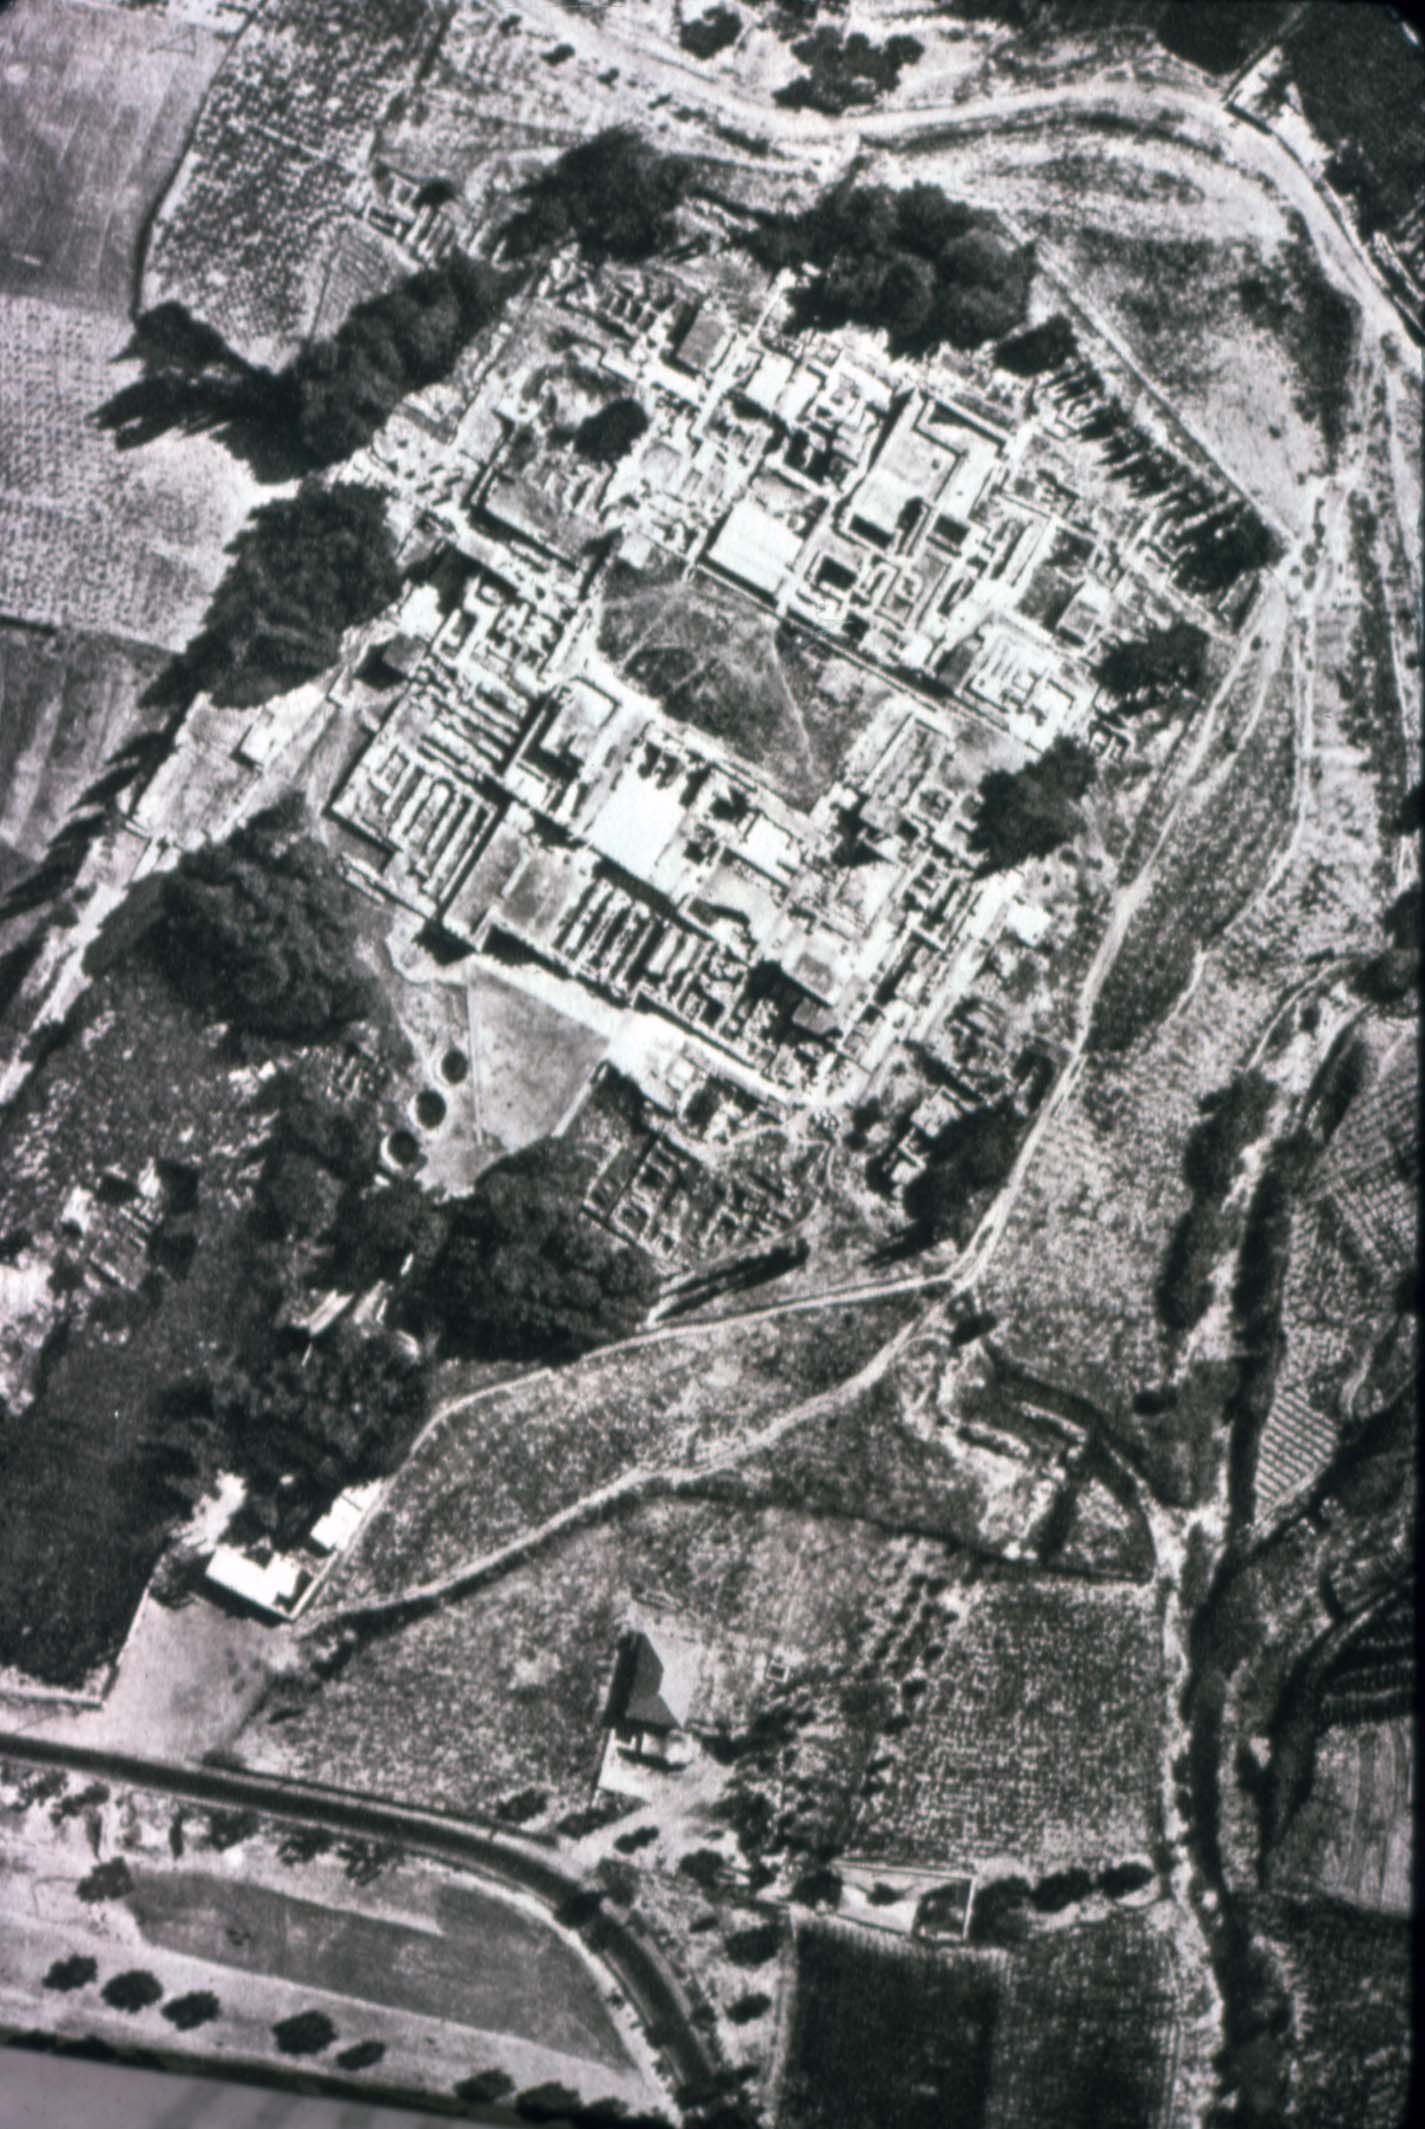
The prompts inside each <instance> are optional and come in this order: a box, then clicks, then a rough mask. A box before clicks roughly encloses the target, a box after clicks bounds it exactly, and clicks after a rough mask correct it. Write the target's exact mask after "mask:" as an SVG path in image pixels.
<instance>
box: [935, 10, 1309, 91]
mask: <svg viewBox="0 0 1425 2129" xmlns="http://www.w3.org/2000/svg"><path fill="white" fill-rule="evenodd" d="M950 6H951V8H952V9H953V11H954V13H956V14H957V15H959V16H961V17H962V18H963V19H964V20H965V21H968V22H999V23H1003V24H1004V26H1005V27H1006V28H1007V29H1012V30H1017V31H1019V33H1020V34H1021V35H1022V36H1023V37H1025V38H1026V39H1027V40H1032V41H1034V42H1040V43H1048V42H1049V41H1050V40H1051V39H1053V38H1055V37H1064V36H1075V35H1078V36H1112V35H1115V34H1122V33H1123V32H1125V31H1127V32H1136V33H1138V34H1140V35H1143V34H1152V35H1154V36H1156V38H1157V40H1158V42H1159V44H1161V45H1162V46H1163V48H1164V49H1165V50H1166V51H1169V52H1171V53H1173V54H1174V56H1175V57H1177V58H1179V59H1186V60H1187V61H1188V62H1189V64H1190V65H1192V66H1198V67H1202V68H1204V69H1205V70H1206V71H1207V72H1208V73H1210V74H1233V73H1236V72H1237V70H1238V68H1240V67H1242V66H1245V65H1246V63H1247V61H1248V60H1249V59H1250V58H1251V57H1252V55H1253V53H1254V52H1256V51H1257V50H1258V49H1259V48H1260V47H1261V46H1262V45H1264V44H1265V43H1266V42H1267V41H1268V40H1269V39H1270V38H1272V37H1274V36H1275V35H1276V34H1277V32H1278V31H1279V30H1280V29H1281V28H1282V26H1283V24H1284V23H1285V22H1286V20H1287V18H1288V17H1289V16H1290V14H1291V12H1292V9H1291V6H1290V4H1289V0H1231V4H1230V5H1228V4H1226V0H1216V4H1212V0H1208V4H1206V5H1204V0H950Z"/></svg>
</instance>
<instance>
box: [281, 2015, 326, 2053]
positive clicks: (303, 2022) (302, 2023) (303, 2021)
mask: <svg viewBox="0 0 1425 2129" xmlns="http://www.w3.org/2000/svg"><path fill="white" fill-rule="evenodd" d="M272 2036H273V2038H274V2040H275V2041H276V2042H277V2046H278V2048H279V2050H280V2051H281V2053H282V2054H283V2055H320V2054H321V2052H322V2050H323V2048H329V2047H330V2046H331V2044H332V2042H333V2041H334V2040H335V2039H336V2027H335V2026H334V2025H333V2024H332V2022H331V2020H330V2018H328V2016H327V2014H326V2012H325V2011H294V2012H293V2014H292V2016H291V2017H290V2018H281V2019H279V2020H278V2021H277V2024H276V2025H274V2027H273V2028H272Z"/></svg>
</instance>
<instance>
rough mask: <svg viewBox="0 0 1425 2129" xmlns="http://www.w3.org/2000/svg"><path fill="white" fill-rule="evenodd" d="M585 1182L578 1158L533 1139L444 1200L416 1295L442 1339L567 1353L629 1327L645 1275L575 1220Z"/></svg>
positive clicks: (649, 1290) (643, 1261) (647, 1271)
mask: <svg viewBox="0 0 1425 2129" xmlns="http://www.w3.org/2000/svg"><path fill="white" fill-rule="evenodd" d="M587 1181H588V1164H587V1162H586V1160H585V1159H584V1157H583V1156H581V1155H580V1154H578V1153H577V1152H576V1151H575V1150H574V1149H573V1148H572V1147H570V1146H568V1145H566V1144H565V1143H564V1142H563V1141H561V1140H557V1139H543V1140H540V1141H538V1142H537V1143H536V1144H534V1145H532V1146H527V1147H525V1148H524V1149H523V1151H521V1152H519V1153H516V1154H512V1155H511V1156H510V1157H509V1158H508V1159H507V1160H503V1161H499V1162H497V1163H496V1165H495V1166H494V1167H493V1168H489V1169H487V1170H486V1172H485V1174H484V1175H482V1176H481V1178H480V1180H479V1181H478V1183H477V1184H476V1186H475V1188H474V1190H473V1191H472V1192H471V1193H470V1195H469V1196H468V1197H464V1198H457V1199H455V1200H454V1201H453V1202H452V1204H451V1206H450V1208H449V1228H448V1231H447V1238H446V1241H445V1243H444V1245H443V1247H442V1248H441V1250H440V1253H439V1255H438V1256H437V1257H436V1259H435V1262H434V1264H433V1265H432V1267H431V1271H430V1275H429V1277H428V1279H427V1280H426V1282H425V1285H424V1296H425V1299H426V1302H427V1304H428V1306H429V1307H430V1309H431V1310H432V1313H433V1314H434V1315H435V1316H436V1318H437V1320H438V1322H439V1323H440V1325H441V1327H442V1328H443V1330H444V1331H445V1334H446V1336H447V1337H448V1338H449V1339H450V1340H451V1341H452V1342H453V1343H455V1344H457V1345H459V1346H462V1347H464V1348H465V1349H467V1350H470V1351H473V1352H479V1353H482V1354H486V1355H488V1356H489V1357H491V1358H496V1357H498V1358H505V1359H535V1358H541V1359H567V1358H571V1357H573V1356H574V1355H576V1354H578V1353H584V1352H588V1351H590V1350H591V1349H592V1348H593V1347H594V1346H597V1345H602V1344H603V1343H605V1342H606V1341H607V1340H608V1339H610V1338H617V1337H626V1336H627V1335H628V1334H629V1333H630V1332H631V1331H632V1330H634V1329H635V1328H636V1326H637V1325H638V1323H639V1322H640V1321H641V1320H642V1318H643V1315H644V1314H645V1312H646V1310H647V1309H648V1307H649V1305H650V1303H651V1302H652V1300H653V1297H654V1295H655V1293H656V1291H657V1285H658V1280H657V1273H656V1271H655V1269H654V1266H653V1264H652V1262H651V1260H650V1259H649V1258H648V1257H647V1256H645V1255H644V1253H643V1251H642V1250H639V1249H635V1248H632V1247H630V1246H629V1245H628V1244H626V1243H622V1242H616V1241H614V1240H613V1239H612V1238H611V1237H610V1236H609V1235H607V1234H606V1233H605V1232H604V1231H603V1229H602V1228H600V1227H598V1226H596V1225H595V1223H594V1222H593V1221H592V1220H590V1219H588V1218H586V1217H585V1215H584V1214H583V1212H582V1211H581V1209H580V1208H581V1203H582V1199H583V1194H584V1188H585V1185H586V1183H587Z"/></svg>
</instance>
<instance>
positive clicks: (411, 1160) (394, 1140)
mask: <svg viewBox="0 0 1425 2129" xmlns="http://www.w3.org/2000/svg"><path fill="white" fill-rule="evenodd" d="M420 1150H421V1148H420V1141H419V1139H418V1138H417V1137H416V1134H415V1132H414V1131H407V1130H406V1128H405V1126H404V1125H402V1126H401V1128H400V1129H399V1130H398V1131H393V1132H392V1133H391V1136H390V1137H389V1138H388V1139H387V1141H386V1151H387V1152H388V1153H389V1154H390V1156H391V1158H392V1160H393V1161H394V1162H395V1163H396V1166H397V1167H398V1168H412V1167H414V1166H415V1163H416V1159H417V1156H418V1155H419V1153H420Z"/></svg>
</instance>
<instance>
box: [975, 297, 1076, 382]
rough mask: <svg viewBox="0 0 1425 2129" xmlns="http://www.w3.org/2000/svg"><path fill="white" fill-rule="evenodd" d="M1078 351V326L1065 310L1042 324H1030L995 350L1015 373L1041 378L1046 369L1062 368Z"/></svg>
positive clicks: (1003, 366) (1000, 362)
mask: <svg viewBox="0 0 1425 2129" xmlns="http://www.w3.org/2000/svg"><path fill="white" fill-rule="evenodd" d="M1077 352H1078V340H1077V338H1076V337H1075V333H1074V328H1073V326H1072V325H1071V324H1070V322H1069V320H1068V319H1067V318H1066V317H1064V315H1063V314H1062V312H1057V313H1056V314H1055V315H1054V316H1053V317H1052V318H1045V319H1044V320H1043V322H1042V323H1041V324H1039V325H1030V326H1027V327H1026V328H1025V330H1024V331H1023V332H1022V333H1015V334H1014V335H1012V337H1011V338H1010V339H1008V340H1001V342H1000V344H999V346H998V347H997V348H996V349H995V361H996V363H997V364H998V365H999V367H1000V368H1001V369H1002V370H1008V371H1009V372H1010V374H1011V375H1012V376H1015V377H1038V376H1041V375H1042V374H1043V373H1044V371H1046V370H1057V369H1059V368H1060V367H1061V365H1062V364H1064V363H1066V362H1068V361H1069V360H1070V359H1071V358H1072V357H1073V356H1074V355H1075V354H1077Z"/></svg>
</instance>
